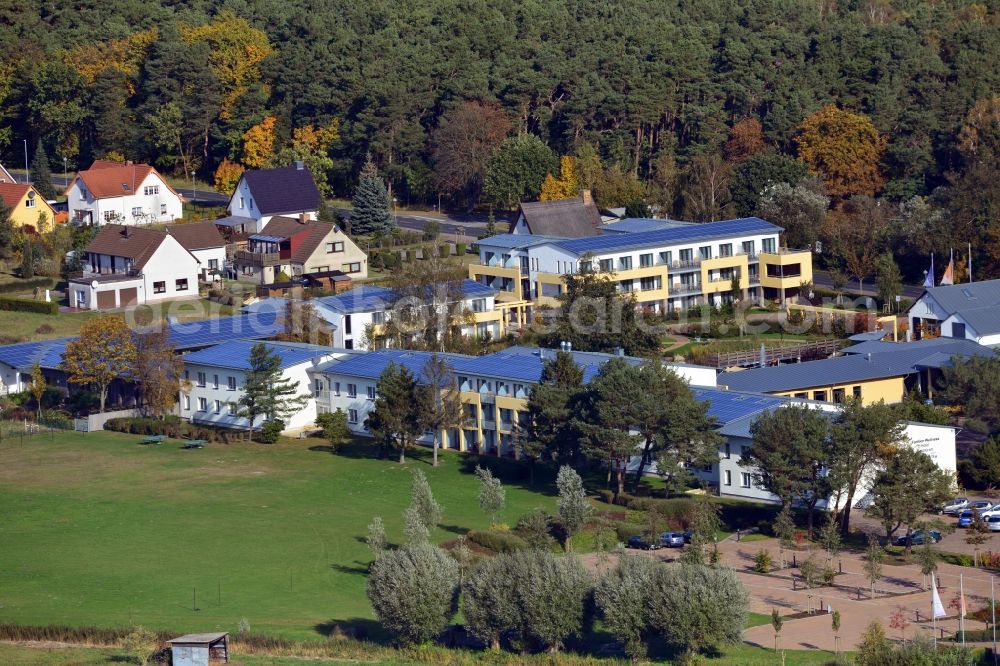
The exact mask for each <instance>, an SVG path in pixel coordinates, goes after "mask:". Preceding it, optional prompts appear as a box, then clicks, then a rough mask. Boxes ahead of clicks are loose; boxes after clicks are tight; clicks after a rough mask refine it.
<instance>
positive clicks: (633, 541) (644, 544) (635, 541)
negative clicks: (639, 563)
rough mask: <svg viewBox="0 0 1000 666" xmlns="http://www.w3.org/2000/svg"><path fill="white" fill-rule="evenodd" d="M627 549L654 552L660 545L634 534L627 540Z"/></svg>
mask: <svg viewBox="0 0 1000 666" xmlns="http://www.w3.org/2000/svg"><path fill="white" fill-rule="evenodd" d="M628 547H629V548H636V549H638V550H656V549H658V548H659V547H660V544H658V543H656V542H655V541H649V540H647V539H646V537H644V536H640V535H638V534H634V535H632V536H630V537H629V538H628Z"/></svg>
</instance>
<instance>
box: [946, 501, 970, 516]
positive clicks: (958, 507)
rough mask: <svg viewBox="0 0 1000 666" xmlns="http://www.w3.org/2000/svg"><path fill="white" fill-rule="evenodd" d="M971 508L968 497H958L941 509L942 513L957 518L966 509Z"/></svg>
mask: <svg viewBox="0 0 1000 666" xmlns="http://www.w3.org/2000/svg"><path fill="white" fill-rule="evenodd" d="M967 506H969V498H968V497H956V498H955V499H953V500H951V501H950V502H948V503H947V504H945V505H944V506H942V507H941V511H940V513H944V514H947V515H949V516H957V515H958V514H960V513H962V511H964V510H965V508H966V507H967Z"/></svg>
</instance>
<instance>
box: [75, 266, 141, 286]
mask: <svg viewBox="0 0 1000 666" xmlns="http://www.w3.org/2000/svg"><path fill="white" fill-rule="evenodd" d="M140 277H142V271H141V270H139V269H137V268H132V269H129V270H116V271H111V270H104V271H93V270H89V269H88V270H84V271H77V272H75V273H68V274H67V275H66V279H67V280H68V281H70V282H76V283H80V284H90V283H91V282H100V283H103V282H122V281H125V280H135V279H136V278H140Z"/></svg>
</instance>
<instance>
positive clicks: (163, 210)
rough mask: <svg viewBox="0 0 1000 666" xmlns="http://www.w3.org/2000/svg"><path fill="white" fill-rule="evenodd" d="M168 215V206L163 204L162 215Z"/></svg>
mask: <svg viewBox="0 0 1000 666" xmlns="http://www.w3.org/2000/svg"><path fill="white" fill-rule="evenodd" d="M166 214H167V204H165V203H161V204H160V215H166Z"/></svg>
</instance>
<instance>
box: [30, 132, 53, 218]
mask: <svg viewBox="0 0 1000 666" xmlns="http://www.w3.org/2000/svg"><path fill="white" fill-rule="evenodd" d="M31 184H32V185H34V186H35V189H36V190H37V191H38V193H39V194H41V195H42V196H43V197H45V198H46V199H55V198H56V188H55V187H54V186H53V185H52V169H51V167H50V166H49V157H48V155H46V154H45V147H44V146H43V145H42V140H41V139H39V140H38V146H37V147H36V148H35V156H34V157H33V158H32V159H31ZM39 231H41V230H40V229H39Z"/></svg>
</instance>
